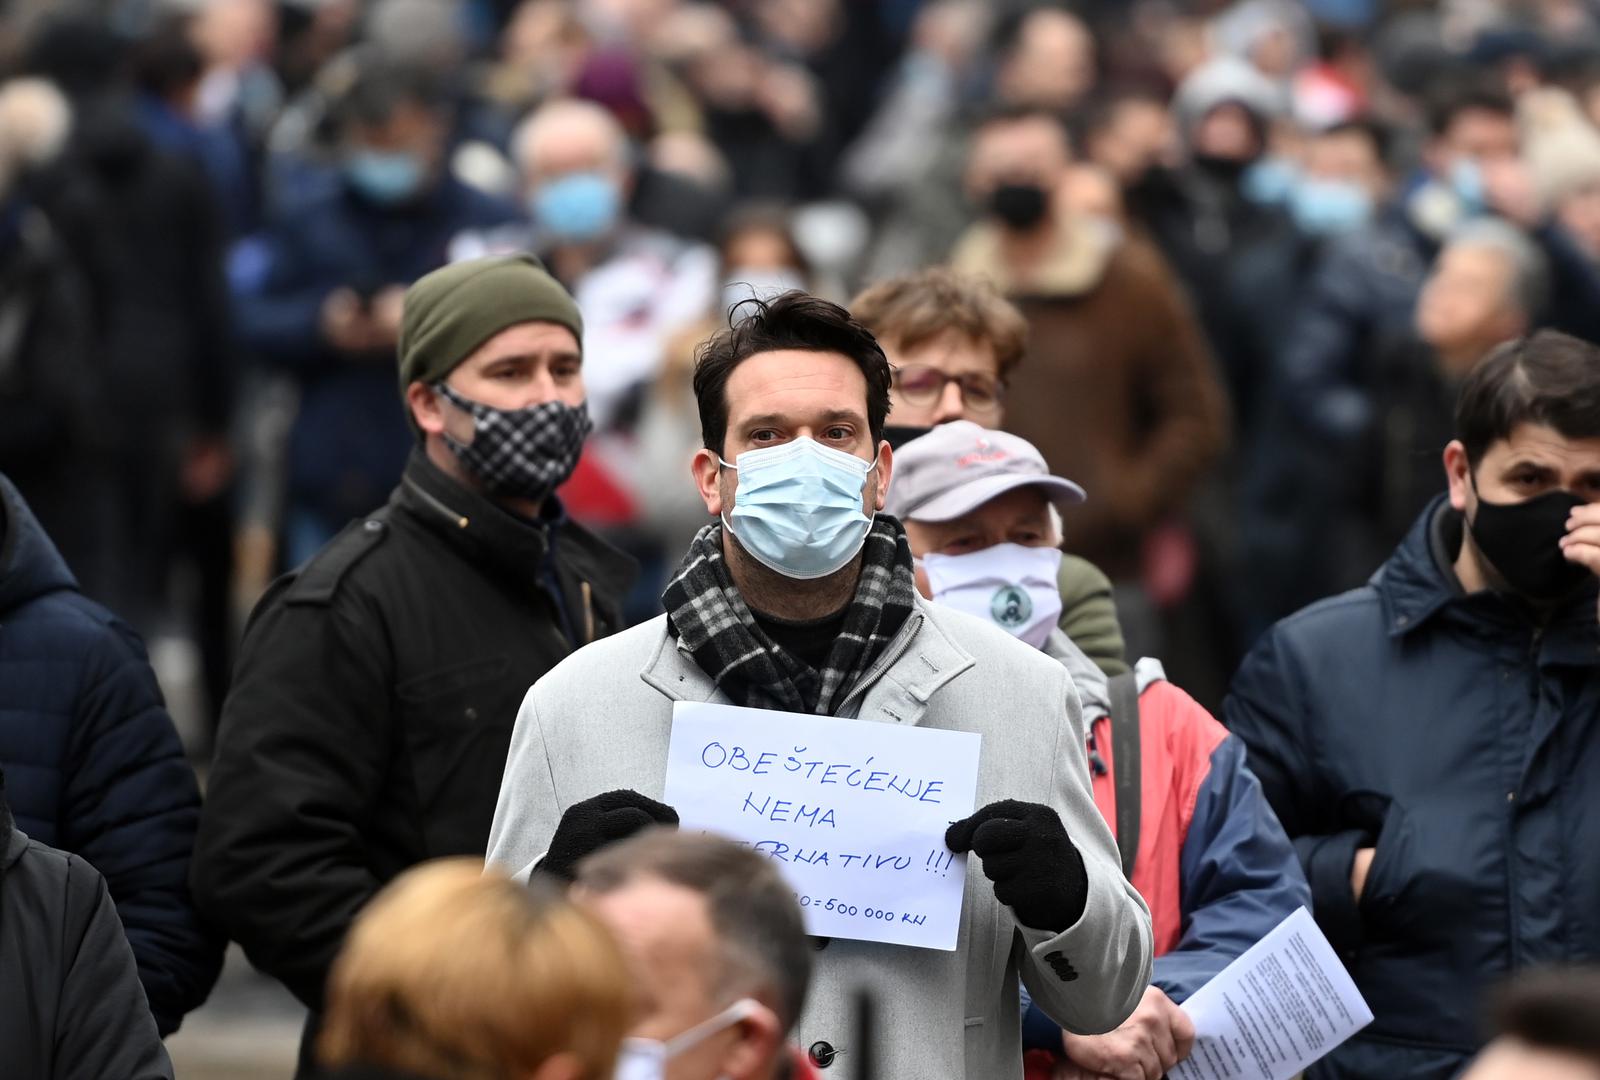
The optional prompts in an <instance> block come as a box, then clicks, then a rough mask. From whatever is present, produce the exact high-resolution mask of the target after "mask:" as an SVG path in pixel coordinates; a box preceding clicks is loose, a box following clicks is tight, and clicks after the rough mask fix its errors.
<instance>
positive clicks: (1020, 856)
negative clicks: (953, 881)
mask: <svg viewBox="0 0 1600 1080" xmlns="http://www.w3.org/2000/svg"><path fill="white" fill-rule="evenodd" d="M944 842H945V844H947V845H948V846H949V848H950V850H951V851H954V852H955V853H956V854H958V855H960V854H964V853H966V852H968V851H970V852H972V853H973V854H974V855H976V856H978V858H980V859H982V860H983V873H984V875H985V876H986V877H987V878H988V879H989V880H990V881H992V882H994V895H995V898H996V899H997V900H999V901H1000V902H1001V903H1002V904H1004V905H1006V906H1007V907H1009V908H1010V909H1011V910H1012V912H1013V913H1014V914H1015V915H1016V917H1017V921H1018V922H1020V923H1021V924H1022V925H1024V926H1027V927H1030V928H1031V929H1034V930H1050V931H1053V932H1055V933H1060V932H1061V931H1063V930H1065V929H1066V928H1067V927H1069V926H1071V925H1072V924H1073V923H1075V922H1077V921H1078V919H1079V918H1080V917H1081V916H1082V915H1083V905H1084V904H1085V903H1086V902H1087V901H1088V898H1089V878H1088V876H1087V875H1086V874H1085V873H1084V872H1083V857H1082V856H1080V855H1079V854H1078V849H1077V848H1075V847H1073V846H1072V841H1071V840H1070V839H1068V838H1067V830H1066V828H1065V826H1063V825H1062V824H1061V818H1060V816H1059V815H1057V814H1056V812H1055V811H1054V810H1052V809H1050V807H1048V806H1041V805H1039V804H1038V803H1030V802H1018V801H1017V800H1015V799H1006V800H1004V801H1002V802H996V803H990V804H989V805H988V806H985V807H984V808H983V809H982V810H979V811H978V812H977V813H976V814H973V815H972V816H971V817H969V818H966V819H964V820H962V821H958V822H956V823H955V824H954V825H952V826H950V828H949V829H947V830H945V834H944Z"/></svg>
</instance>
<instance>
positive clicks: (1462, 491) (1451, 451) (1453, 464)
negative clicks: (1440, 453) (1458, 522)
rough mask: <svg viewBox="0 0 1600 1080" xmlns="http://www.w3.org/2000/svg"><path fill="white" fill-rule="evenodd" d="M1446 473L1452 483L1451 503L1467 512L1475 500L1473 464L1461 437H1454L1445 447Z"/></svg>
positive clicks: (1447, 478)
mask: <svg viewBox="0 0 1600 1080" xmlns="http://www.w3.org/2000/svg"><path fill="white" fill-rule="evenodd" d="M1444 475H1445V479H1446V480H1447V481H1448V482H1449V484H1450V505H1451V506H1453V507H1455V508H1456V509H1457V510H1459V511H1461V512H1462V513H1466V511H1467V509H1468V507H1469V506H1471V504H1472V501H1473V500H1472V492H1473V489H1472V465H1471V463H1470V462H1468V461H1467V448H1466V447H1465V446H1464V445H1462V442H1461V440H1460V439H1452V440H1451V441H1450V445H1449V446H1446V447H1445V448H1444Z"/></svg>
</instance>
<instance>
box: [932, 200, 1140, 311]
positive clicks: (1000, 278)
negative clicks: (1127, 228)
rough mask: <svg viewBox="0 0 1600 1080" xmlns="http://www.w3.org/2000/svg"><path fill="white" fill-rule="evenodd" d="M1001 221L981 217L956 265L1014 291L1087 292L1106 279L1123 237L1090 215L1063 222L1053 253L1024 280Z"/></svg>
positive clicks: (959, 246) (954, 258)
mask: <svg viewBox="0 0 1600 1080" xmlns="http://www.w3.org/2000/svg"><path fill="white" fill-rule="evenodd" d="M1001 239H1002V238H1001V233H1000V229H999V227H998V226H996V225H994V224H992V223H991V222H988V221H980V222H978V223H977V224H975V225H973V226H971V227H970V228H968V229H967V231H966V232H965V233H964V234H962V236H961V239H960V240H959V241H957V243H956V248H955V251H954V252H953V253H952V255H951V257H950V262H951V265H953V266H954V267H955V268H956V269H958V270H961V271H962V272H964V273H970V274H977V275H981V276H986V277H988V278H990V279H991V280H993V281H994V283H995V284H996V286H998V287H999V289H1000V290H1001V291H1002V292H1004V293H1006V294H1007V295H1008V296H1031V297H1043V298H1050V299H1056V298H1062V297H1066V298H1075V297H1080V296H1085V295H1087V294H1089V293H1090V292H1093V291H1094V289H1095V288H1096V287H1097V286H1099V284H1100V282H1101V281H1103V280H1104V279H1105V276H1106V269H1107V267H1108V266H1109V265H1110V263H1111V259H1112V257H1113V256H1114V255H1115V254H1116V253H1117V248H1118V246H1119V240H1120V238H1119V237H1118V236H1117V234H1116V233H1115V232H1114V231H1113V230H1111V229H1110V228H1109V227H1106V226H1102V225H1101V224H1099V223H1098V222H1095V221H1091V220H1089V219H1087V218H1067V219H1063V220H1061V221H1059V222H1058V224H1057V226H1056V231H1055V237H1054V240H1053V243H1052V246H1051V249H1050V251H1049V253H1048V254H1047V255H1046V256H1045V258H1044V259H1043V261H1041V262H1040V263H1039V265H1038V266H1036V267H1034V269H1033V271H1032V273H1030V274H1029V275H1028V277H1027V278H1026V279H1025V280H1024V279H1020V278H1015V277H1013V275H1012V274H1011V271H1010V269H1009V267H1008V265H1007V263H1006V260H1005V258H1004V256H1003V255H1002V245H1001Z"/></svg>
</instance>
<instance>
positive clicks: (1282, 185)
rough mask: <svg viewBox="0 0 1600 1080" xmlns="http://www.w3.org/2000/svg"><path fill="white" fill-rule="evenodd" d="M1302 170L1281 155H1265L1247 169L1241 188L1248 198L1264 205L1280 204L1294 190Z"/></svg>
mask: <svg viewBox="0 0 1600 1080" xmlns="http://www.w3.org/2000/svg"><path fill="white" fill-rule="evenodd" d="M1299 176H1300V170H1299V169H1297V168H1295V167H1294V165H1293V164H1291V163H1290V162H1288V161H1285V160H1284V159H1283V158H1279V157H1264V158H1262V159H1261V160H1260V161H1257V162H1256V163H1255V164H1254V165H1252V166H1250V167H1249V168H1248V169H1246V170H1245V173H1244V177H1243V178H1242V179H1241V180H1240V181H1239V190H1240V191H1241V192H1242V193H1243V194H1244V197H1245V198H1246V199H1249V200H1250V201H1251V202H1253V203H1259V204H1260V205H1262V206H1278V205H1280V204H1281V203H1283V201H1284V200H1285V199H1287V198H1288V197H1289V193H1290V192H1291V191H1293V190H1294V185H1295V181H1296V180H1298V179H1299Z"/></svg>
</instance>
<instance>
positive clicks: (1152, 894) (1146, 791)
mask: <svg viewBox="0 0 1600 1080" xmlns="http://www.w3.org/2000/svg"><path fill="white" fill-rule="evenodd" d="M1058 637H1060V636H1059V635H1058ZM1065 649H1071V650H1072V653H1074V654H1076V655H1075V656H1074V655H1069V654H1067V653H1066V652H1065ZM1046 651H1047V652H1049V653H1050V654H1051V655H1054V656H1056V657H1057V658H1058V659H1060V660H1062V662H1063V663H1065V664H1066V665H1067V667H1068V668H1069V669H1070V670H1071V671H1072V676H1073V679H1074V681H1075V682H1076V683H1077V684H1078V693H1079V697H1080V698H1081V699H1082V701H1083V709H1084V720H1085V721H1086V722H1088V724H1089V756H1090V763H1091V764H1090V771H1091V779H1092V780H1093V785H1094V799H1095V805H1096V806H1098V807H1099V809H1100V814H1101V816H1102V817H1104V818H1105V819H1106V821H1107V822H1108V823H1110V825H1111V829H1112V831H1113V832H1115V831H1116V820H1117V813H1116V809H1117V807H1116V794H1115V791H1114V789H1113V779H1114V775H1115V773H1114V770H1115V769H1116V760H1115V756H1114V753H1113V750H1112V739H1111V720H1110V719H1109V716H1108V714H1109V711H1110V704H1109V696H1108V694H1107V692H1106V684H1105V676H1104V675H1102V674H1100V673H1099V669H1098V668H1095V667H1094V666H1093V665H1092V664H1091V663H1090V662H1089V661H1088V660H1087V658H1082V659H1081V661H1080V660H1079V658H1080V657H1082V654H1081V653H1078V652H1077V650H1076V647H1075V646H1072V645H1071V643H1070V642H1067V641H1066V639H1065V637H1060V640H1059V642H1058V641H1057V638H1056V637H1052V639H1051V642H1050V645H1048V646H1047V647H1046ZM1136 670H1137V673H1138V680H1139V732H1140V773H1141V776H1140V796H1141V800H1142V802H1143V810H1142V812H1141V815H1140V825H1139V850H1138V853H1137V856H1136V858H1135V860H1134V864H1133V885H1134V887H1135V888H1136V889H1138V890H1139V895H1140V896H1143V897H1144V900H1145V903H1146V904H1148V905H1149V906H1150V919H1151V923H1152V925H1153V929H1154V931H1155V953H1156V961H1155V967H1154V973H1153V975H1152V978H1151V983H1152V984H1153V985H1155V986H1158V987H1160V988H1161V989H1162V990H1163V991H1165V992H1166V994H1167V996H1168V997H1170V998H1172V999H1173V1000H1174V1001H1178V1002H1181V1001H1183V1000H1185V999H1186V998H1187V997H1188V996H1189V995H1190V994H1192V993H1194V992H1195V991H1196V990H1198V989H1199V988H1200V987H1201V986H1203V985H1204V984H1205V983H1206V982H1207V981H1208V980H1210V978H1211V977H1212V976H1213V975H1215V974H1216V973H1217V972H1219V971H1221V970H1222V969H1223V968H1224V967H1226V966H1227V965H1228V964H1229V963H1230V962H1231V961H1233V960H1234V959H1235V958H1237V957H1238V956H1240V955H1241V954H1242V953H1243V952H1244V951H1245V950H1246V949H1248V948H1249V947H1250V946H1251V945H1254V944H1255V943H1256V942H1257V941H1259V940H1260V939H1261V938H1263V937H1265V936H1266V934H1267V932H1268V931H1270V930H1272V929H1273V928H1274V927H1276V926H1277V925H1278V923H1280V922H1282V921H1283V920H1284V919H1285V918H1287V917H1288V916H1290V915H1291V914H1293V913H1294V911H1295V910H1296V909H1297V908H1299V907H1300V906H1302V905H1305V906H1307V907H1309V906H1310V904H1311V892H1310V888H1309V887H1308V886H1307V885H1306V880H1305V876H1304V874H1303V873H1302V872H1301V870H1300V864H1299V860H1298V859H1297V858H1296V857H1295V853H1294V848H1293V847H1292V846H1291V845H1290V843H1289V838H1288V837H1287V836H1286V835H1285V834H1284V831H1283V827H1282V826H1281V825H1279V824H1278V819H1277V817H1276V816H1275V815H1274V814H1273V812H1272V809H1271V808H1270V807H1269V806H1268V805H1267V801H1266V799H1265V797H1264V796H1263V795H1262V792H1261V784H1260V782H1259V781H1257V780H1256V778H1255V775H1254V774H1253V773H1251V772H1250V770H1249V769H1248V768H1247V767H1246V765H1245V756H1244V746H1243V744H1242V743H1240V742H1239V740H1238V739H1236V738H1234V737H1233V736H1232V735H1230V734H1229V733H1228V731H1227V729H1226V728H1224V727H1223V726H1222V725H1221V724H1219V723H1218V722H1217V721H1216V719H1215V718H1214V717H1212V715H1211V714H1210V713H1208V712H1207V711H1206V710H1205V709H1204V708H1202V707H1201V706H1200V704H1199V703H1198V702H1196V701H1195V700H1194V699H1193V698H1191V697H1190V696H1189V695H1188V694H1186V693H1184V692H1183V691H1182V690H1180V689H1179V688H1178V687H1176V686H1173V685H1172V684H1171V683H1169V682H1167V681H1166V673H1165V672H1164V671H1162V669H1161V665H1160V663H1159V662H1157V661H1154V660H1141V661H1139V663H1138V665H1137V668H1136ZM1023 1042H1024V1046H1025V1047H1028V1048H1038V1049H1048V1050H1052V1051H1059V1050H1060V1047H1061V1039H1060V1032H1059V1029H1058V1028H1057V1027H1056V1025H1055V1024H1054V1023H1053V1022H1052V1021H1051V1020H1050V1019H1049V1018H1048V1017H1046V1016H1045V1015H1044V1014H1043V1013H1042V1012H1040V1011H1039V1010H1038V1009H1036V1008H1033V1007H1032V1006H1031V1004H1030V1006H1029V1008H1028V1010H1027V1015H1026V1018H1025V1020H1024V1023H1023ZM1030 1058H1031V1055H1030ZM1046 1066H1047V1062H1046ZM1048 1075H1049V1074H1048V1068H1047V1067H1046V1070H1045V1071H1044V1072H1036V1071H1034V1070H1033V1069H1032V1068H1031V1067H1030V1070H1029V1077H1030V1080H1032V1078H1033V1077H1035V1076H1038V1077H1047V1076H1048Z"/></svg>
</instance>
